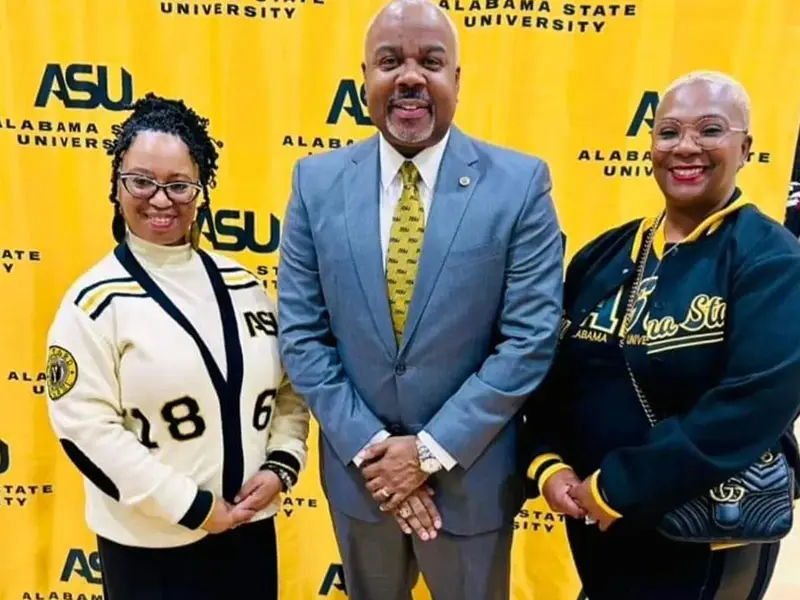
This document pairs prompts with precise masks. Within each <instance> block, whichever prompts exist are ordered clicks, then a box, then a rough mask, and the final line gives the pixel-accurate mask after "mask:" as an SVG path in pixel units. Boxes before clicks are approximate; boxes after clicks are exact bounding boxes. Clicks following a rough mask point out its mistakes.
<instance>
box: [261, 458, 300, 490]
mask: <svg viewBox="0 0 800 600" xmlns="http://www.w3.org/2000/svg"><path fill="white" fill-rule="evenodd" d="M272 467H278V468H280V469H283V470H284V471H286V473H287V474H288V475H289V478H290V479H291V480H292V485H293V486H294V485H296V484H297V479H298V477H299V476H300V461H299V460H297V458H296V457H295V456H294V455H293V454H290V453H289V452H285V451H283V450H273V451H272V452H270V453H269V454H268V455H267V461H266V462H265V463H264V464H263V465H261V469H260V470H262V471H263V470H264V469H271V468H272Z"/></svg>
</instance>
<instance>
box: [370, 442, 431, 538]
mask: <svg viewBox="0 0 800 600" xmlns="http://www.w3.org/2000/svg"><path fill="white" fill-rule="evenodd" d="M363 460H364V462H363V463H362V466H361V473H362V474H363V476H364V478H365V479H366V481H367V490H369V492H370V493H371V494H372V497H373V498H374V499H375V501H376V502H378V503H379V508H380V510H382V511H383V512H388V513H391V514H392V515H393V516H394V518H395V520H396V521H397V524H398V525H399V526H400V528H401V529H402V530H403V532H405V533H406V534H408V535H410V534H411V533H413V532H416V534H417V535H418V536H419V538H420V539H422V540H423V541H427V540H430V539H434V538H435V537H436V535H437V530H438V529H440V528H441V526H442V519H441V516H440V515H439V511H438V509H437V508H436V505H435V504H434V503H433V500H432V499H431V498H432V496H433V489H432V488H430V487H429V486H426V485H424V484H425V482H426V481H427V479H428V474H427V473H424V472H423V471H422V470H421V469H420V464H419V455H418V453H417V444H416V438H415V437H414V436H398V437H391V438H388V439H387V440H384V441H383V442H380V443H377V444H375V445H373V446H371V447H370V448H368V449H367V450H366V452H365V453H364V455H363Z"/></svg>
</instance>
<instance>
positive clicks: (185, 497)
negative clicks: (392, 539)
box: [46, 302, 214, 529]
mask: <svg viewBox="0 0 800 600" xmlns="http://www.w3.org/2000/svg"><path fill="white" fill-rule="evenodd" d="M98 327H99V326H98V324H97V323H96V322H95V321H92V320H91V319H90V318H89V317H88V316H87V315H86V314H85V313H84V312H83V311H81V309H80V308H78V307H77V306H75V305H74V304H72V303H69V302H65V303H64V304H63V305H62V306H61V308H60V309H59V311H58V313H57V315H56V317H55V320H54V322H53V324H52V326H51V328H50V331H49V333H48V341H47V344H48V359H47V366H46V372H47V394H48V400H49V402H48V411H49V417H50V423H51V425H52V428H53V430H54V432H55V434H56V436H57V437H58V440H59V442H60V444H61V447H62V448H63V449H64V451H65V453H66V454H67V457H68V458H69V459H70V460H71V461H72V463H73V464H74V465H75V466H76V467H77V468H78V469H79V470H80V472H81V473H82V474H83V475H84V476H85V477H86V478H87V479H88V480H89V481H91V482H92V483H93V484H94V485H95V486H96V487H97V488H98V489H100V490H101V491H102V492H104V493H105V494H107V495H108V496H110V497H111V498H113V499H114V500H116V501H117V502H120V503H121V504H124V505H126V506H132V507H135V508H136V509H138V510H140V511H141V512H143V513H144V514H147V515H149V516H153V517H158V518H161V519H164V520H166V521H168V522H170V523H173V524H180V525H183V526H185V527H188V528H191V529H197V528H199V527H201V526H202V525H203V524H204V523H205V521H206V520H207V518H208V516H209V515H210V514H211V510H212V508H213V503H214V497H213V495H212V493H211V492H209V491H206V490H199V489H198V487H197V485H196V484H195V483H194V481H192V480H191V479H189V478H188V477H186V476H185V475H182V474H180V473H178V472H176V471H175V470H174V469H173V468H172V467H170V466H168V465H165V464H163V463H161V462H160V461H159V460H158V459H157V458H156V457H154V456H153V455H152V454H151V453H150V451H149V450H148V449H147V448H146V447H145V446H144V445H142V444H141V443H140V442H139V440H138V438H137V437H136V435H135V434H134V433H133V432H132V431H130V430H128V429H126V428H125V425H124V421H125V419H124V412H123V410H122V406H121V403H120V398H119V388H120V383H119V381H118V380H117V375H116V361H115V359H114V353H115V349H114V347H113V346H112V344H111V342H110V341H109V340H108V339H107V338H106V337H105V336H104V335H103V334H102V333H101V332H100V331H99V330H98Z"/></svg>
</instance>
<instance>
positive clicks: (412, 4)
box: [364, 0, 459, 63]
mask: <svg viewBox="0 0 800 600" xmlns="http://www.w3.org/2000/svg"><path fill="white" fill-rule="evenodd" d="M407 20H413V21H424V22H429V23H430V24H431V25H435V24H439V25H444V26H445V27H446V28H447V31H448V32H449V42H450V43H451V44H452V48H451V50H452V52H453V57H454V60H455V62H456V63H458V58H459V47H458V30H457V29H456V26H455V24H454V23H453V20H452V19H451V18H450V15H448V14H447V12H446V11H444V10H442V9H441V8H439V6H437V5H436V4H434V3H433V2H431V0H392V1H391V2H389V3H388V4H386V5H385V6H384V7H383V8H381V9H380V10H379V11H378V12H377V13H376V14H375V16H373V17H372V19H370V21H369V24H368V25H367V33H366V36H365V37H364V40H365V41H364V53H365V56H367V53H368V52H369V49H370V41H371V39H372V38H373V37H374V33H375V30H376V29H378V30H379V29H381V28H383V27H386V26H388V27H402V24H403V22H404V21H407Z"/></svg>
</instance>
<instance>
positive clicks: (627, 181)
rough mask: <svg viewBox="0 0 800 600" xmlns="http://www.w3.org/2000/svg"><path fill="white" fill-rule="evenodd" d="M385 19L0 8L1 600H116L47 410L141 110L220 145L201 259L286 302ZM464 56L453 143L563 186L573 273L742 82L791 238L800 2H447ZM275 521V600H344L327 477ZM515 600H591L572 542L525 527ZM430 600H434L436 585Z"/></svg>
mask: <svg viewBox="0 0 800 600" xmlns="http://www.w3.org/2000/svg"><path fill="white" fill-rule="evenodd" d="M382 3H383V2H382V0H357V1H356V0H239V1H234V0H229V1H227V2H200V1H190V2H173V1H161V0H117V1H116V2H107V1H105V0H73V1H72V2H58V1H56V0H39V1H37V2H12V1H11V0H0V15H2V17H0V40H2V41H3V43H4V45H3V47H2V50H3V52H2V56H3V59H2V60H0V84H1V85H0V90H2V91H0V203H1V205H2V219H0V289H1V290H2V296H1V297H2V303H3V305H2V311H0V315H2V316H1V317H0V318H1V319H2V326H0V531H2V532H3V535H2V541H0V598H2V599H3V600H22V599H40V598H48V599H54V600H55V599H58V600H77V599H83V598H85V599H101V598H102V588H101V586H100V582H101V576H102V575H101V572H100V564H99V559H98V555H97V553H96V547H95V543H94V537H93V536H92V534H91V533H90V532H89V531H88V530H87V529H86V527H85V525H84V521H83V490H82V483H81V479H80V477H79V475H78V473H77V471H76V470H75V469H74V468H73V467H72V466H71V465H70V464H69V463H68V461H67V460H66V458H65V456H64V455H63V453H62V452H61V451H60V449H59V448H58V445H57V443H56V440H55V438H54V436H53V435H52V434H51V432H50V429H49V426H48V423H47V413H46V407H45V405H44V403H45V396H44V369H45V334H46V331H47V328H48V326H49V324H50V322H51V319H52V317H53V314H54V312H55V309H56V306H57V304H58V301H59V299H60V298H61V296H62V294H63V293H64V290H65V289H66V288H67V286H68V285H69V284H70V283H71V282H72V280H73V279H74V278H75V277H76V276H77V275H78V274H80V273H81V272H83V271H84V270H85V269H87V268H88V267H89V266H90V265H91V264H93V263H94V262H95V261H97V260H98V259H99V258H100V257H101V256H102V255H103V254H104V253H106V252H108V251H109V250H110V248H111V247H112V237H111V230H110V222H111V216H112V210H111V204H110V203H109V201H108V194H109V177H110V161H109V158H108V157H107V156H106V154H105V150H106V148H107V147H108V144H109V138H110V133H111V127H112V125H113V124H116V123H119V122H121V121H122V120H123V119H124V117H125V116H126V113H125V109H126V107H127V106H129V105H130V103H131V102H132V101H133V100H134V99H135V98H138V97H140V96H141V95H143V94H144V93H145V92H147V91H155V92H157V93H159V94H162V95H165V96H173V97H175V96H177V97H182V98H184V99H185V100H186V101H187V102H188V103H189V104H190V105H191V106H193V107H194V108H196V109H197V110H198V111H199V112H200V113H201V114H203V115H206V116H208V117H210V119H211V132H212V135H213V136H214V137H215V138H216V139H218V140H219V141H220V142H221V145H222V147H221V149H220V154H221V157H220V172H219V185H218V187H217V188H216V189H215V190H212V207H213V215H212V217H211V218H209V219H208V220H205V221H203V222H202V223H201V230H202V239H203V242H202V243H203V244H204V245H205V246H206V247H208V248H214V249H216V250H218V251H220V252H223V253H226V254H229V255H231V256H234V257H236V258H237V259H238V260H241V261H242V262H244V263H245V264H246V265H247V266H248V267H249V268H250V269H252V270H253V271H254V272H255V273H257V274H258V276H259V277H261V278H263V279H264V280H265V281H267V282H268V283H269V287H270V289H271V290H273V291H274V290H275V282H276V278H277V251H278V247H279V241H280V235H281V226H282V219H283V214H284V209H285V206H286V202H287V200H288V195H289V190H290V175H291V169H292V165H293V163H294V161H296V160H297V159H298V158H300V157H302V156H305V155H307V154H310V153H316V152H324V151H329V150H333V149H336V148H339V147H342V146H345V145H348V144H352V143H354V142H356V141H358V140H361V139H363V138H365V137H367V136H369V135H371V134H372V133H373V132H374V129H373V127H372V124H371V122H370V119H369V115H368V112H367V108H366V106H365V101H364V90H363V87H362V78H361V73H360V62H361V58H362V52H363V37H364V33H365V27H366V24H367V22H368V20H369V18H370V17H371V16H372V14H373V13H374V11H375V10H376V9H378V8H379V7H380V6H381V5H382ZM438 4H439V5H440V6H441V7H442V8H444V9H445V10H447V11H448V12H449V14H450V15H451V17H452V18H453V20H454V22H455V23H456V26H457V27H458V29H459V32H460V38H461V64H462V87H461V95H460V99H459V100H460V101H459V107H458V112H457V115H456V123H457V124H458V125H459V126H460V127H462V128H463V129H464V130H465V131H466V132H468V133H470V134H473V135H476V136H479V137H482V138H485V139H488V140H490V141H492V142H495V143H498V144H503V145H507V146H511V147H513V148H516V149H519V150H522V151H525V152H530V153H533V154H537V155H539V156H541V157H543V158H544V159H546V160H547V161H548V163H549V165H550V167H551V170H552V175H553V180H554V186H555V187H554V199H555V201H556V205H557V209H558V212H559V217H560V219H561V223H562V227H563V228H564V230H565V232H566V234H567V238H568V248H567V252H568V255H569V256H571V255H572V254H573V253H574V252H575V251H576V250H577V249H578V248H579V247H580V246H581V245H582V244H583V243H585V242H586V241H588V240H589V239H590V238H592V237H593V236H595V235H596V234H598V233H599V232H600V231H602V230H603V229H606V228H608V227H610V226H612V225H615V224H618V223H620V222H622V221H623V220H624V219H630V218H634V217H636V216H641V215H643V214H647V213H651V212H653V211H654V210H655V209H656V207H657V206H658V203H659V199H658V192H657V188H656V187H655V184H654V182H653V181H652V179H651V169H650V163H649V158H650V157H649V154H648V151H647V150H648V145H649V139H648V134H649V127H650V125H651V124H652V118H653V114H654V110H655V106H656V105H657V103H658V93H659V92H658V90H660V89H663V87H664V86H665V85H666V84H667V83H668V82H669V81H670V80H671V79H672V78H674V77H675V76H677V75H680V74H682V73H685V72H687V71H689V70H692V69H698V68H708V69H719V70H722V71H726V72H728V73H730V74H732V75H733V76H735V77H736V78H738V79H740V80H741V81H742V82H743V83H744V84H745V86H746V87H747V89H748V90H749V92H750V94H751V97H752V100H753V117H752V123H753V133H754V137H755V143H754V146H753V150H752V154H751V156H750V160H749V164H748V166H747V167H746V169H745V170H744V171H743V173H742V176H741V184H742V187H743V188H744V189H746V190H747V193H748V195H749V196H750V197H752V198H754V199H755V200H756V201H757V202H759V203H760V204H761V206H762V208H763V209H764V210H766V211H767V212H768V213H769V214H771V215H772V216H774V217H776V218H780V217H781V216H782V214H783V210H784V203H785V198H786V190H787V185H788V182H789V176H790V173H791V166H792V158H793V153H794V144H795V138H796V135H797V131H798V114H799V113H800V61H798V60H797V58H796V55H797V48H798V47H800V3H798V2H797V1H796V0H771V1H770V2H763V0H705V1H704V2H696V1H695V0H635V1H629V2H618V3H601V2H564V1H561V0H552V1H549V2H546V1H541V2H540V1H538V0H537V1H534V0H441V1H440V2H438ZM316 438H317V431H316V430H312V435H311V439H310V445H311V448H312V449H313V450H312V456H311V458H310V461H309V464H310V466H309V468H308V470H307V471H306V472H305V473H304V475H303V476H302V477H301V482H300V484H299V485H298V486H297V487H296V489H295V490H294V492H293V493H292V494H291V495H290V496H288V497H286V498H285V499H284V500H283V506H282V510H281V513H280V516H279V544H280V553H281V563H280V568H281V590H282V595H281V597H282V598H286V599H289V600H308V599H310V598H330V599H331V600H333V599H337V598H346V590H347V582H346V581H345V579H344V575H343V571H342V568H341V565H340V559H339V556H338V554H337V551H336V546H335V543H334V538H333V533H332V528H331V525H330V520H329V516H328V512H327V506H326V503H325V499H324V496H323V493H322V491H321V489H320V486H319V474H318V469H317V464H316ZM515 536H516V537H515V546H514V559H513V576H512V586H513V598H514V599H515V600H576V598H579V597H580V595H581V594H580V587H579V583H578V581H577V577H576V575H575V573H574V569H573V566H572V562H571V558H570V555H569V551H568V548H567V545H566V541H565V537H564V526H563V519H562V517H560V516H559V515H554V514H552V513H550V512H549V511H548V510H547V509H546V507H545V505H544V504H543V503H542V502H541V501H536V502H529V503H528V504H526V505H525V507H524V508H523V509H522V511H521V512H520V514H519V515H518V517H517V519H516V534H515ZM417 597H418V598H429V595H428V594H427V592H426V591H425V590H424V585H422V584H420V586H419V591H418V593H417Z"/></svg>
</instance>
